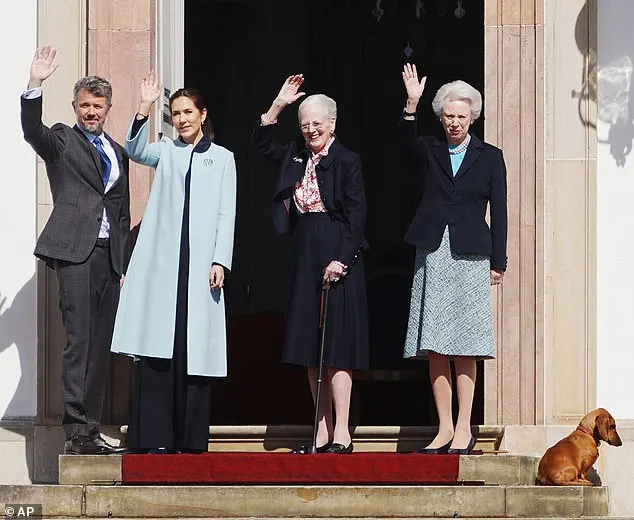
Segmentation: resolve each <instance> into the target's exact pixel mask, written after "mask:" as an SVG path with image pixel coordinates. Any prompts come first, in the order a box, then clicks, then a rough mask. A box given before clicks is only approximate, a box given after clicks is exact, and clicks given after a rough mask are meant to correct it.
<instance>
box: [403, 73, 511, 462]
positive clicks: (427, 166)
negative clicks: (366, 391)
mask: <svg viewBox="0 0 634 520" xmlns="http://www.w3.org/2000/svg"><path fill="white" fill-rule="evenodd" d="M425 81H426V78H422V79H421V80H420V81H419V79H418V74H417V72H416V66H415V65H410V64H407V65H405V67H404V69H403V82H404V84H405V88H406V90H407V103H406V106H405V110H404V111H403V119H402V121H401V125H400V127H401V128H400V130H401V142H402V145H403V151H404V153H405V154H406V155H407V156H408V157H409V158H410V159H411V160H412V161H413V163H414V164H415V166H416V167H417V172H418V174H420V175H421V176H422V181H423V186H424V187H423V195H422V198H421V201H420V204H419V206H418V209H417V211H416V214H415V216H414V218H413V220H412V222H411V224H410V226H409V229H408V231H407V233H406V235H405V241H406V242H408V243H410V244H413V245H414V246H416V262H415V275H414V281H413V284H412V299H411V305H410V317H409V325H408V331H407V340H406V344H405V353H404V357H406V358H424V357H427V358H428V359H429V372H430V379H431V382H432V390H433V393H434V400H435V403H436V409H437V412H438V417H439V427H438V434H437V435H436V437H435V438H434V439H433V440H432V442H431V443H430V444H429V445H428V446H427V447H426V448H423V449H421V450H419V453H434V454H436V453H459V454H468V453H470V452H471V450H472V449H473V446H474V444H475V440H474V438H473V437H472V435H471V408H472V404H473V395H474V389H475V379H476V360H477V359H491V358H493V357H495V338H494V334H493V323H492V316H491V301H490V285H497V284H500V283H502V279H503V277H504V272H505V270H506V262H507V257H506V239H507V202H506V167H505V164H504V157H503V155H502V151H501V150H500V149H499V148H496V147H495V146H492V145H490V144H488V143H484V142H483V141H481V140H480V139H478V138H477V137H476V136H475V135H473V134H470V133H469V128H470V126H471V124H472V123H473V122H474V121H475V120H476V119H477V118H478V117H479V115H480V112H481V109H482V97H481V95H480V93H479V92H478V91H477V90H476V89H474V88H473V87H472V86H471V85H469V84H468V83H465V82H464V81H454V82H451V83H447V84H445V85H443V86H442V87H441V88H440V89H439V90H438V92H437V94H436V96H435V97H434V100H433V102H432V107H433V109H434V113H435V114H436V115H437V116H438V118H439V119H440V122H441V124H442V126H443V130H444V131H445V139H443V140H439V139H436V138H434V137H428V136H424V137H417V130H416V109H417V107H418V102H419V100H420V97H421V95H422V94H423V91H424V88H425ZM487 206H488V208H489V210H490V226H489V224H487V221H486V212H487ZM451 359H453V361H454V365H455V370H456V381H457V393H458V407H459V409H458V419H457V422H456V425H455V427H454V424H453V419H452V410H451V396H452V379H451V369H450V364H449V362H450V360H451Z"/></svg>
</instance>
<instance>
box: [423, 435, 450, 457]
mask: <svg viewBox="0 0 634 520" xmlns="http://www.w3.org/2000/svg"><path fill="white" fill-rule="evenodd" d="M452 441H453V438H451V439H449V442H448V443H447V444H445V445H443V446H441V447H440V448H421V449H420V450H416V453H418V454H420V455H442V454H444V453H447V451H448V450H449V446H451V442H452Z"/></svg>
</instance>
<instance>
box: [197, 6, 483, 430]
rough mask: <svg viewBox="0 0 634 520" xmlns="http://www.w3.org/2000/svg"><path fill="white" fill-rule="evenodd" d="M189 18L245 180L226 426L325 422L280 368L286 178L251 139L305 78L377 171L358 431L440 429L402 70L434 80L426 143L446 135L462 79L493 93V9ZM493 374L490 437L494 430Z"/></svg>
mask: <svg viewBox="0 0 634 520" xmlns="http://www.w3.org/2000/svg"><path fill="white" fill-rule="evenodd" d="M185 15H186V23H185V82H186V85H187V86H195V87H198V88H200V89H201V90H202V91H203V92H204V94H205V96H206V98H207V101H208V103H209V106H210V114H211V119H212V121H213V123H214V126H215V128H216V136H217V142H218V144H220V145H222V146H225V147H227V148H229V149H230V150H231V151H233V152H234V154H235V157H236V162H237V167H238V179H239V181H238V216H237V223H236V242H235V253H234V264H233V272H232V274H231V277H230V279H229V280H228V289H227V307H228V319H229V352H228V354H229V377H228V378H227V379H225V380H218V382H217V384H216V386H215V388H216V392H215V396H216V398H215V401H214V406H213V410H212V424H310V423H311V420H312V405H311V401H310V395H309V392H308V388H307V384H306V379H305V373H304V371H303V370H298V369H293V368H291V367H286V366H282V365H281V364H280V362H279V359H280V352H281V346H282V341H283V335H284V310H285V307H286V297H287V272H288V244H287V238H286V237H280V236H277V235H276V234H275V232H274V230H273V227H272V225H271V224H270V221H269V218H268V216H269V204H270V197H271V194H272V190H273V184H274V181H275V175H276V170H275V168H274V167H272V166H271V165H270V164H268V163H266V162H264V161H262V160H261V159H259V158H257V157H253V156H252V155H251V154H250V152H249V135H250V130H251V129H252V128H253V126H254V125H255V124H256V123H257V121H258V119H259V116H260V114H262V113H264V112H265V111H266V110H267V109H268V107H269V106H270V103H271V101H272V100H273V98H274V97H275V95H276V94H277V92H278V90H279V88H280V86H281V84H282V83H283V81H284V79H285V78H286V77H287V76H289V75H290V74H295V73H303V74H304V76H305V78H306V81H305V83H304V90H306V91H307V92H308V93H309V94H310V93H318V92H323V93H326V94H328V95H329V96H331V97H333V98H334V99H335V100H336V101H337V103H338V112H339V115H338V121H337V135H338V137H339V139H340V140H341V142H342V143H343V144H344V145H345V146H347V147H349V148H350V149H352V150H354V151H356V152H357V153H359V154H360V155H361V157H362V159H363V162H364V178H365V185H366V197H367V208H368V220H367V233H366V234H367V238H368V242H369V244H370V250H369V251H368V253H367V255H366V258H365V261H366V270H367V276H368V298H369V305H370V312H371V352H372V368H373V370H371V371H369V372H367V373H362V374H357V375H356V380H355V385H354V389H353V405H352V422H353V424H357V425H387V424H392V425H399V424H400V425H428V424H429V425H431V424H435V423H436V417H435V412H434V406H433V398H432V396H431V388H430V385H429V380H428V377H427V364H426V363H425V362H420V361H404V360H403V359H402V357H401V356H402V349H403V343H404V337H405V332H406V325H407V317H408V311H409V290H410V284H411V278H412V267H413V258H414V250H413V248H410V247H409V246H406V245H405V244H403V242H402V237H403V235H404V233H405V230H406V228H407V225H408V224H409V221H410V219H411V217H412V215H413V212H414V209H415V207H416V205H417V203H418V200H419V198H420V190H419V188H418V186H416V185H407V184H404V183H403V182H401V181H400V180H399V179H400V178H401V177H402V176H401V175H400V172H401V169H402V168H404V165H403V164H401V159H400V155H399V153H398V146H397V142H396V133H397V125H398V121H399V117H400V113H401V111H402V109H403V103H404V100H405V93H404V89H403V86H402V81H401V70H402V66H403V64H404V63H405V62H408V61H411V62H413V63H416V65H417V67H418V70H419V72H421V73H422V74H425V75H427V76H428V81H427V88H426V90H425V94H424V96H423V99H422V100H421V105H420V111H419V129H420V130H419V131H424V132H425V133H430V134H441V133H442V129H441V127H440V124H439V123H438V121H437V120H436V118H435V117H434V115H433V113H432V110H431V100H432V98H433V95H434V94H435V92H436V90H437V89H438V88H439V87H440V86H441V85H442V84H443V83H446V82H447V81H451V80H454V79H458V78H460V79H464V80H465V81H468V82H469V83H471V84H472V85H473V86H474V87H476V88H477V89H479V90H480V91H482V90H483V85H484V6H483V0H461V1H457V0H371V1H370V0H367V1H366V0H357V1H355V0H323V1H319V2H311V1H307V0H295V1H280V0H277V1H273V0H258V1H248V0H188V1H187V2H186V11H185ZM482 129H483V123H482V120H480V121H478V122H477V124H476V125H475V128H474V132H475V133H476V134H478V135H479V136H481V137H483V135H482ZM278 132H279V136H280V138H281V139H289V140H290V139H291V138H292V137H294V135H295V132H297V107H289V108H287V109H286V111H285V112H284V113H283V114H282V116H281V119H280V123H279V129H278ZM479 368H480V370H479V374H480V377H479V379H478V386H477V388H476V402H475V403H474V414H473V421H474V423H476V424H481V423H482V421H483V416H484V414H483V384H482V375H481V374H482V370H481V368H482V367H481V366H479Z"/></svg>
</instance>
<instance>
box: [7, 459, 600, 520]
mask: <svg viewBox="0 0 634 520" xmlns="http://www.w3.org/2000/svg"><path fill="white" fill-rule="evenodd" d="M159 456H160V455H159ZM352 456H354V455H352ZM421 457H424V455H421ZM121 462H122V457H121V456H107V457H100V456H60V459H59V482H60V483H59V485H30V486H7V485H5V486H0V504H2V505H5V504H42V506H43V515H44V516H46V517H62V518H84V517H86V518H139V517H144V518H305V517H319V518H344V517H345V518H395V517H396V518H605V517H606V516H608V513H609V510H608V489H607V488H605V487H585V488H584V487H539V486H534V485H533V484H534V481H535V473H536V468H537V463H538V458H537V457H531V456H518V455H508V454H484V455H472V456H464V457H461V458H460V464H459V476H458V482H457V485H453V486H425V485H421V486H409V485H399V486H390V485H372V486H361V485H346V486H339V485H318V486H316V485H255V486H253V485H250V486H245V485H241V486H237V485H217V486H149V485H148V486H128V485H121V479H122V477H121V475H122V473H121Z"/></svg>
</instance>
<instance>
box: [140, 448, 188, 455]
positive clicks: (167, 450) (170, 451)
mask: <svg viewBox="0 0 634 520" xmlns="http://www.w3.org/2000/svg"><path fill="white" fill-rule="evenodd" d="M147 453H148V455H178V454H180V453H182V452H181V451H180V450H173V449H170V448H165V447H164V446H161V447H160V448H152V449H151V450H148V452H147Z"/></svg>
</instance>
